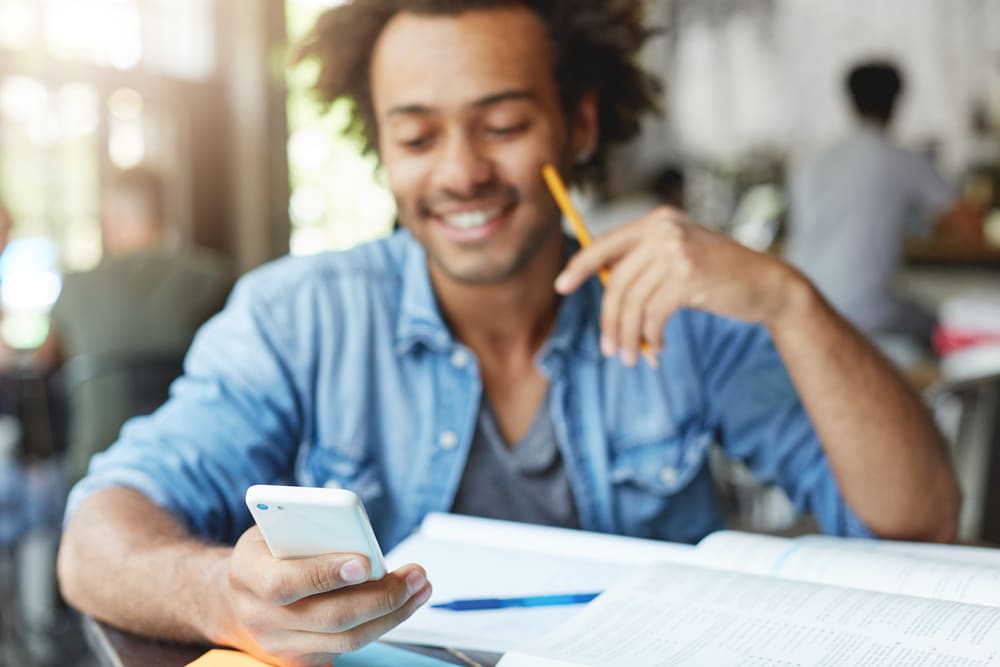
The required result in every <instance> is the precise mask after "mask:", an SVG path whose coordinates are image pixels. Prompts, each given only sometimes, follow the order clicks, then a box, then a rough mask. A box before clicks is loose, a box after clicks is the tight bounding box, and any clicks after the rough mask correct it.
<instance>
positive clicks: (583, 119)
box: [572, 90, 600, 164]
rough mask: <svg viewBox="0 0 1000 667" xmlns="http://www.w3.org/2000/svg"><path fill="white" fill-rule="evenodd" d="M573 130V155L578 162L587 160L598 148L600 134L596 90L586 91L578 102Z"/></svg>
mask: <svg viewBox="0 0 1000 667" xmlns="http://www.w3.org/2000/svg"><path fill="white" fill-rule="evenodd" d="M572 131H573V157H574V159H575V160H576V162H577V163H578V164H581V163H584V162H587V161H588V160H590V158H591V157H593V155H594V151H596V150H597V141H598V139H599V134H600V129H599V127H598V109H597V91H596V90H588V91H587V92H585V93H584V94H583V96H582V97H581V98H580V101H579V102H578V103H577V105H576V111H575V112H574V114H573V128H572Z"/></svg>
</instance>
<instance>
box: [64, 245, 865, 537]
mask: <svg viewBox="0 0 1000 667" xmlns="http://www.w3.org/2000/svg"><path fill="white" fill-rule="evenodd" d="M426 261H427V260H426V256H425V254H424V252H423V249H422V248H421V247H420V245H419V244H417V243H416V241H414V240H413V238H412V237H411V236H410V235H409V234H407V233H406V232H398V233H396V234H395V235H393V236H391V237H389V238H387V239H384V240H381V241H376V242H373V243H369V244H366V245H363V246H360V247H357V248H355V249H353V250H349V251H345V252H335V253H328V254H324V255H319V256H314V257H308V258H295V259H293V258H286V259H282V260H278V261H276V262H273V263H271V264H269V265H268V266H265V267H263V268H261V269H258V270H256V271H254V272H252V273H251V274H249V275H247V276H246V277H244V278H243V279H242V280H241V281H240V282H239V284H238V285H237V287H236V289H235V290H234V293H233V295H232V296H231V298H230V301H229V303H228V305H227V306H226V308H225V310H224V311H223V312H222V313H220V314H219V315H217V316H216V317H215V318H214V319H212V320H211V321H210V322H209V323H208V324H206V325H205V326H204V327H203V328H202V330H201V331H200V332H199V333H198V335H197V337H196V338H195V341H194V343H193V345H192V347H191V350H190V352H189V353H188V357H187V359H186V362H185V375H184V376H183V377H182V378H180V379H179V380H178V381H177V382H175V383H174V385H173V387H172V389H171V398H170V400H169V401H168V402H167V403H166V404H165V405H164V406H163V407H161V408H160V409H159V410H158V411H157V412H155V413H154V414H153V415H151V416H148V417H140V418H136V419H133V420H131V421H129V422H128V423H127V424H126V426H125V428H124V429H123V430H122V433H121V436H120V439H119V440H118V442H117V443H116V444H115V445H114V446H112V447H111V448H110V449H109V450H108V451H107V452H106V453H104V454H99V455H97V456H96V457H94V459H93V461H92V462H91V466H90V471H89V474H88V476H87V477H86V478H85V479H84V480H83V481H81V482H80V483H79V484H78V485H77V486H76V487H75V488H74V490H73V492H72V494H71V496H70V500H69V508H68V510H67V511H68V512H72V511H73V510H74V508H75V507H76V506H78V504H79V503H80V501H81V500H82V499H83V498H84V497H85V496H86V495H88V494H90V493H93V492H94V491H96V490H98V489H100V488H104V487H109V486H115V485H120V486H127V487H132V488H135V489H137V490H139V491H141V492H142V493H144V494H146V495H147V496H148V497H149V498H150V499H152V500H153V501H154V502H155V503H157V504H158V505H160V506H162V507H164V508H166V509H167V510H169V511H170V512H171V513H173V514H174V515H175V516H177V517H178V518H179V519H180V520H182V521H183V522H184V523H185V524H186V525H187V526H188V527H189V528H190V529H191V530H192V531H194V532H195V533H197V534H199V535H202V536H204V537H205V538H208V539H211V540H218V541H222V542H233V541H235V540H236V538H237V537H238V536H239V535H240V534H241V533H242V532H243V531H244V530H245V529H246V528H247V527H248V526H249V525H250V524H251V519H250V515H249V513H248V512H247V509H246V507H245V505H244V501H243V496H244V492H245V491H246V488H247V487H248V486H249V485H251V484H256V483H297V484H301V485H308V486H324V485H326V486H332V487H343V488H348V489H352V490H354V491H355V492H357V493H358V494H359V495H360V496H361V497H362V499H363V500H364V502H365V505H366V507H367V509H368V513H369V515H370V517H371V519H372V523H373V525H374V528H375V532H376V534H377V535H378V538H379V541H380V543H381V544H382V546H383V547H384V548H385V549H389V548H391V547H392V546H393V545H395V544H396V543H398V542H399V541H400V540H401V539H403V538H404V537H405V536H406V535H408V534H409V533H410V532H412V531H413V530H414V529H415V528H416V527H417V526H418V524H419V523H420V521H421V519H422V518H423V517H424V515H426V514H427V513H428V512H433V511H448V510H449V509H450V508H451V506H452V502H453V500H454V497H455V492H456V490H457V488H458V484H459V481H460V479H461V476H462V472H463V469H464V467H465V461H466V457H467V454H468V450H469V446H470V444H471V441H472V439H473V434H474V429H475V425H476V418H477V414H478V410H479V405H480V398H481V394H482V391H483V385H482V380H481V378H480V375H479V371H478V368H477V364H476V359H475V357H474V355H473V354H472V353H471V351H470V350H469V349H468V348H466V347H464V346H463V345H462V344H461V343H460V342H458V341H457V340H456V339H455V338H454V337H453V336H452V334H451V332H450V331H449V329H448V327H447V326H446V325H445V323H444V321H443V320H442V317H441V313H440V312H439V310H438V308H437V305H436V300H435V296H434V292H433V290H432V287H431V283H430V279H429V276H428V273H427V265H426ZM601 296H602V287H601V285H600V283H599V282H598V281H597V280H596V279H593V280H590V281H589V282H587V283H586V284H585V285H584V286H583V287H582V288H581V289H579V290H578V291H577V292H576V293H574V294H572V295H570V296H568V297H565V298H564V299H563V301H562V303H561V305H560V310H559V314H558V317H557V320H556V325H555V327H554V330H553V332H552V334H551V336H550V338H549V339H548V341H547V342H546V343H545V344H544V346H543V347H542V348H541V350H540V351H539V352H538V355H537V358H536V364H537V367H538V368H539V370H540V371H541V372H542V373H543V374H544V375H545V376H546V377H547V378H549V381H550V392H551V397H550V398H551V405H552V411H553V413H552V414H553V420H554V424H555V430H556V436H557V439H558V445H559V449H560V452H561V454H562V458H563V462H564V464H565V467H566V473H567V475H568V477H569V480H570V484H571V486H572V491H573V497H574V500H575V503H576V507H577V511H578V514H579V519H580V522H581V525H582V527H583V528H585V529H588V530H596V531H602V532H609V533H621V534H626V535H635V536H641V537H651V538H661V539H669V540H677V541H685V542H693V541H696V540H698V539H700V538H701V537H702V536H704V535H706V534H707V533H709V532H711V531H713V530H716V529H718V528H721V527H722V516H721V513H720V508H719V504H718V501H717V498H716V495H715V493H714V490H713V485H712V480H711V477H710V473H709V469H708V465H707V463H708V452H709V447H710V445H711V444H712V443H713V442H716V441H717V442H720V443H721V444H722V446H723V447H724V449H725V451H726V452H727V453H728V454H729V455H730V456H732V457H735V458H738V459H741V460H743V461H745V462H746V463H747V464H748V465H749V467H750V468H751V469H752V471H753V472H754V473H755V474H756V476H757V477H758V478H759V479H760V480H761V481H763V482H773V483H777V484H780V485H781V486H782V487H783V488H784V489H785V490H786V491H787V492H788V495H789V497H790V498H791V499H792V501H793V502H794V504H795V506H796V507H797V508H799V509H804V510H809V511H811V512H812V513H813V514H814V515H815V516H816V518H817V520H818V521H819V523H820V525H821V526H822V528H823V529H824V530H825V531H827V532H832V533H837V534H842V535H867V534H868V531H867V530H866V529H865V527H864V526H863V525H862V524H861V523H860V521H859V520H858V519H857V518H856V517H855V515H854V514H853V513H852V512H851V511H850V510H849V508H848V507H847V506H846V504H845V503H844V500H843V498H842V497H841V494H840V492H839V490H838V488H837V486H836V483H835V482H834V479H833V476H832V474H831V472H830V468H829V466H828V464H827V461H826V459H825V458H824V455H823V451H822V449H821V448H820V445H819V442H818V441H817V438H816V435H815V433H814V432H813V429H812V426H811V425H810V422H809V418H808V416H807V415H806V413H805V411H804V410H803V407H802V405H801V404H800V402H799V400H798V398H797V396H796V393H795V390H794V388H793V386H792V384H791V381H790V379H789V377H788V375H787V373H786V371H785V369H784V367H783V365H782V362H781V360H780V358H779V356H778V354H777V352H776V350H775V348H774V346H773V344H772V342H771V340H770V337H769V335H768V334H767V332H766V331H765V330H764V329H763V328H761V327H759V326H752V325H747V324H744V323H741V322H736V321H732V320H727V319H724V318H720V317H717V316H713V315H709V314H706V313H702V312H697V311H681V312H678V313H677V314H675V315H674V316H673V317H672V318H671V319H670V322H669V324H668V326H667V331H666V347H665V350H664V352H663V353H662V356H661V358H660V362H661V363H660V367H659V368H658V369H654V368H652V367H650V366H649V365H648V364H645V363H640V364H639V365H637V366H635V367H632V368H628V367H626V366H624V365H622V364H621V363H620V362H619V361H617V360H614V359H606V358H604V357H602V356H601V354H600V352H599V348H598V316H599V312H600V302H601Z"/></svg>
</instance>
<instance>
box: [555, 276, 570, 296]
mask: <svg viewBox="0 0 1000 667" xmlns="http://www.w3.org/2000/svg"><path fill="white" fill-rule="evenodd" d="M555 287H556V291H557V292H565V291H566V290H567V289H569V277H568V276H567V275H566V274H565V273H560V274H559V275H558V276H556V284H555Z"/></svg>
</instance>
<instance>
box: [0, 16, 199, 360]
mask: <svg viewBox="0 0 1000 667" xmlns="http://www.w3.org/2000/svg"><path fill="white" fill-rule="evenodd" d="M212 11H213V3H211V2H206V1H205V0H0V72H2V74H0V201H3V202H4V204H5V205H6V207H7V208H8V209H9V211H10V212H11V214H12V217H13V218H14V221H15V226H14V229H13V230H12V239H13V240H12V242H11V243H10V244H9V246H8V248H7V250H6V251H5V252H4V256H3V259H2V261H0V300H2V303H3V305H4V312H5V316H4V328H3V331H2V335H3V337H4V339H5V340H7V342H8V343H10V344H12V345H14V346H16V347H33V346H35V345H37V344H38V343H40V342H41V340H43V339H44V337H45V335H46V333H47V326H46V316H47V313H48V310H49V308H50V307H51V305H52V303H53V302H54V300H55V298H56V297H57V296H58V292H59V277H58V276H59V273H58V270H59V269H62V270H82V269H87V268H90V267H92V266H93V265H95V264H96V263H97V262H98V261H99V260H100V257H101V246H100V232H99V225H98V215H99V211H98V208H99V202H98V198H99V192H100V180H101V174H102V173H105V172H106V170H107V169H109V168H111V167H119V168H125V167H130V166H134V165H136V164H139V163H140V162H148V163H151V164H152V165H153V166H155V167H158V168H161V169H163V170H164V171H168V170H169V169H170V168H172V167H173V168H176V166H177V165H178V164H180V163H181V157H182V156H179V155H178V154H177V151H178V150H179V149H178V146H177V144H178V142H177V141H176V136H177V126H178V125H181V124H183V123H182V121H181V120H179V119H180V118H183V113H184V111H183V104H181V103H180V97H181V96H180V95H179V94H178V93H177V90H178V88H177V87H175V86H174V85H173V83H174V82H176V81H187V82H201V81H204V80H207V79H208V78H209V77H211V76H212V74H213V73H214V69H215V66H216V64H215V44H214V42H213V32H212V30H213V15H212ZM178 35H183V39H178Z"/></svg>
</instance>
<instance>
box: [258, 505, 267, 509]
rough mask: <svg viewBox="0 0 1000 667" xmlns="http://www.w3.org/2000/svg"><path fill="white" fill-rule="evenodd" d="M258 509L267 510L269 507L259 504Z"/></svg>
mask: <svg viewBox="0 0 1000 667" xmlns="http://www.w3.org/2000/svg"><path fill="white" fill-rule="evenodd" d="M257 509H259V510H266V509H267V505H265V504H264V503H257Z"/></svg>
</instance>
